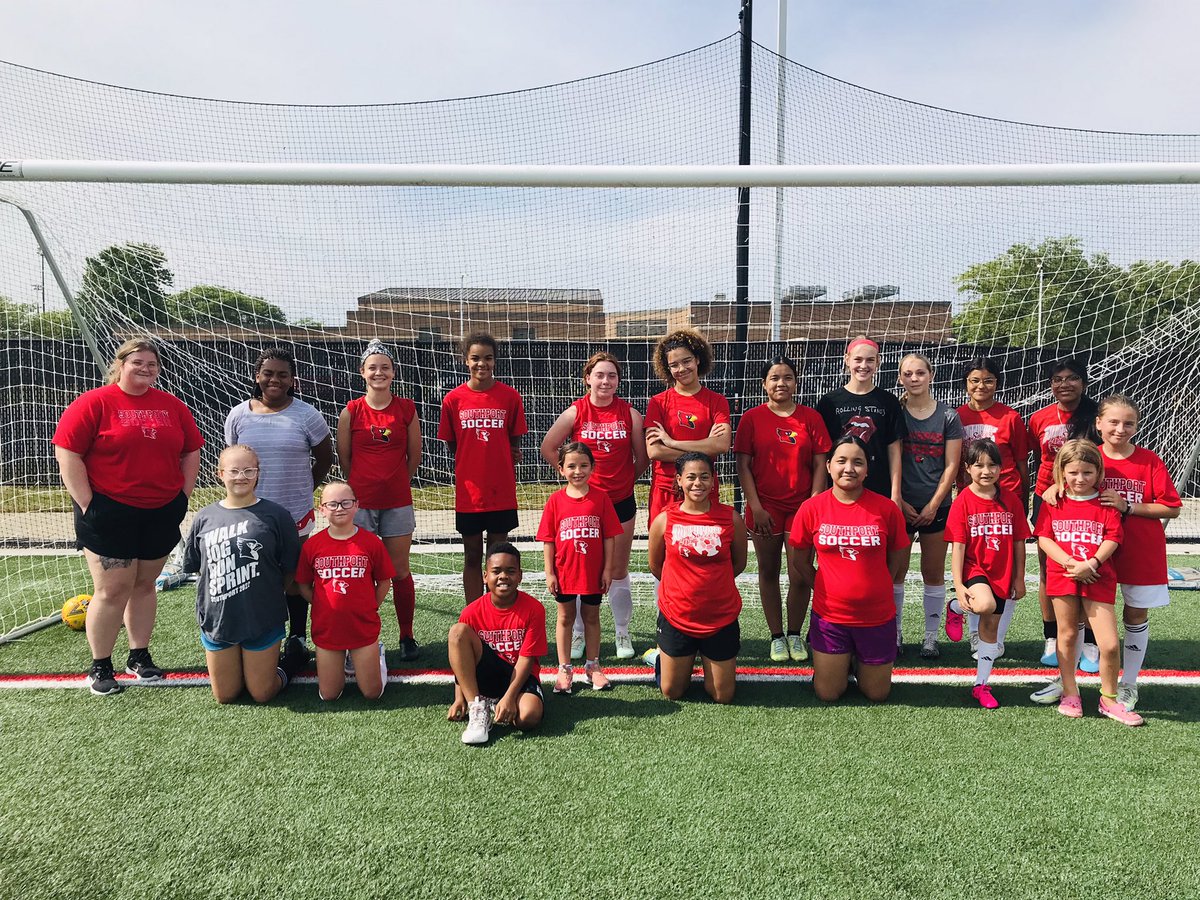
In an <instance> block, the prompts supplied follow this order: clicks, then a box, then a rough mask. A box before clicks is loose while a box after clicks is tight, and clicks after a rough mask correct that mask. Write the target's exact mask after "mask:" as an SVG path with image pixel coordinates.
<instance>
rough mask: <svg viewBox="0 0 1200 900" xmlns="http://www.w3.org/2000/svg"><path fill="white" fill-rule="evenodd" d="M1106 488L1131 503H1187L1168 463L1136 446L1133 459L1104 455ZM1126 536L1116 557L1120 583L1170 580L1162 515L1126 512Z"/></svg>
mask: <svg viewBox="0 0 1200 900" xmlns="http://www.w3.org/2000/svg"><path fill="white" fill-rule="evenodd" d="M1100 487H1101V489H1103V490H1106V491H1107V490H1112V491H1116V492H1117V493H1118V494H1120V495H1121V496H1122V497H1124V498H1125V499H1126V500H1128V501H1129V502H1130V503H1161V504H1162V505H1163V506H1170V507H1175V508H1178V507H1180V506H1183V502H1182V501H1181V500H1180V499H1179V492H1178V491H1177V490H1176V489H1175V482H1173V481H1172V480H1171V476H1170V474H1169V473H1168V472H1167V467H1166V465H1165V464H1164V463H1163V461H1162V460H1161V459H1159V458H1158V456H1156V455H1155V454H1154V453H1151V452H1150V451H1149V450H1146V449H1144V448H1142V447H1136V448H1134V451H1133V455H1132V456H1130V457H1129V459H1110V458H1109V457H1108V456H1105V457H1104V481H1103V482H1102V483H1101V485H1100ZM1121 524H1122V525H1123V526H1124V528H1125V540H1124V541H1122V542H1121V549H1120V550H1118V551H1117V553H1116V555H1115V556H1114V557H1113V563H1114V565H1115V566H1116V570H1117V581H1118V582H1119V583H1120V584H1166V583H1167V535H1166V533H1165V532H1164V531H1163V526H1162V522H1161V521H1160V520H1159V519H1147V518H1145V517H1143V516H1126V517H1125V519H1124V521H1123V522H1122V523H1121Z"/></svg>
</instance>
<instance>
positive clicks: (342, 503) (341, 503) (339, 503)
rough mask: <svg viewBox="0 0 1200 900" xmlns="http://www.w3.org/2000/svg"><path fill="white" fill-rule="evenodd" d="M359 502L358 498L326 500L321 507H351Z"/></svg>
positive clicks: (330, 508)
mask: <svg viewBox="0 0 1200 900" xmlns="http://www.w3.org/2000/svg"><path fill="white" fill-rule="evenodd" d="M357 502H358V501H357V500H326V501H325V502H324V503H322V504H321V508H322V509H328V510H330V511H333V510H335V509H350V508H351V507H352V506H354V504H356V503H357Z"/></svg>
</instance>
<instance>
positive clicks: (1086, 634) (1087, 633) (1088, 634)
mask: <svg viewBox="0 0 1200 900" xmlns="http://www.w3.org/2000/svg"><path fill="white" fill-rule="evenodd" d="M1083 642H1084V643H1085V644H1094V643H1096V635H1094V634H1092V629H1091V628H1088V627H1087V626H1086V625H1085V626H1084V628H1083Z"/></svg>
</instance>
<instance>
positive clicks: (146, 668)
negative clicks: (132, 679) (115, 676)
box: [125, 649, 163, 681]
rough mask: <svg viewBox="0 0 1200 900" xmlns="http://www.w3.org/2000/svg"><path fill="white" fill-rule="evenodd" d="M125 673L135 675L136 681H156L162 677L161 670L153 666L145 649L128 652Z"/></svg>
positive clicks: (152, 661) (148, 652)
mask: <svg viewBox="0 0 1200 900" xmlns="http://www.w3.org/2000/svg"><path fill="white" fill-rule="evenodd" d="M125 671H126V672H127V673H129V674H130V675H136V676H137V678H138V681H158V680H159V679H160V678H162V677H163V670H162V669H160V668H159V667H158V666H156V665H155V664H154V660H152V659H151V658H150V651H149V650H146V649H142V650H130V651H129V659H127V660H126V661H125Z"/></svg>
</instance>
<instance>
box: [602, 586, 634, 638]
mask: <svg viewBox="0 0 1200 900" xmlns="http://www.w3.org/2000/svg"><path fill="white" fill-rule="evenodd" d="M608 604H609V606H611V607H612V615H613V624H614V625H615V626H616V629H617V634H628V633H629V621H630V619H632V618H633V589H632V588H631V587H630V585H629V576H628V575H626V576H625V577H624V578H615V579H613V583H612V584H611V585H609V587H608Z"/></svg>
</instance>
